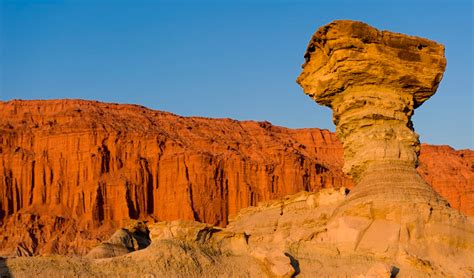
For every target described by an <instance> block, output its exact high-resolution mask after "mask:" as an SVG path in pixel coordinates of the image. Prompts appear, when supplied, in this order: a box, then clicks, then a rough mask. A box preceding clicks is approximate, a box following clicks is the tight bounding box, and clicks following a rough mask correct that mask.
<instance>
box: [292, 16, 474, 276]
mask: <svg viewBox="0 0 474 278" xmlns="http://www.w3.org/2000/svg"><path fill="white" fill-rule="evenodd" d="M305 57H306V63H305V64H304V65H303V72H302V74H301V75H300V76H299V78H298V80H297V81H298V82H299V84H300V85H301V86H302V87H303V89H304V90H305V93H307V94H308V95H309V96H311V97H312V98H313V99H314V100H315V101H316V102H317V103H319V104H322V105H326V106H329V107H331V108H332V109H333V115H334V117H333V119H334V123H335V124H336V133H337V136H338V137H339V138H340V140H341V141H342V144H343V146H344V160H345V163H344V168H343V170H344V171H345V172H346V173H347V174H349V175H350V176H352V177H353V179H354V181H355V186H354V188H353V190H352V191H351V193H350V194H349V195H348V197H347V198H346V200H344V201H343V202H342V203H341V204H339V206H338V207H337V208H336V209H335V211H334V212H333V214H332V215H331V217H330V220H329V221H328V223H327V224H326V225H325V227H326V230H325V231H324V232H322V233H321V235H320V240H321V243H322V244H328V245H330V246H336V247H337V249H338V251H340V252H343V253H349V252H353V251H355V250H360V251H361V252H363V253H364V252H365V253H375V254H379V255H380V256H383V257H386V258H391V259H394V260H396V261H400V260H402V259H403V258H404V257H406V255H407V254H412V255H415V256H416V257H417V258H420V259H421V260H424V261H427V262H430V263H429V264H431V265H433V264H438V265H444V266H446V267H448V266H449V265H450V264H453V265H454V264H455V263H457V264H458V266H457V269H458V270H468V272H467V273H470V274H467V273H464V274H463V275H466V276H469V275H472V271H473V263H472V262H473V260H472V259H469V260H466V259H465V258H468V257H469V258H471V257H472V254H473V252H474V225H473V221H472V219H470V218H469V217H467V216H465V215H464V214H462V213H459V212H458V211H456V210H454V209H452V208H451V207H450V205H449V203H448V202H447V201H445V200H444V199H443V198H442V197H441V196H440V195H439V194H438V193H436V192H435V191H434V190H433V189H432V187H430V186H429V185H428V184H427V183H426V182H425V181H424V180H423V179H422V178H421V176H420V175H419V174H418V172H417V171H416V169H415V167H416V166H417V165H418V152H419V142H418V136H417V135H416V134H415V132H414V130H413V125H412V122H411V116H412V115H413V111H414V109H415V108H416V107H418V106H420V105H421V104H422V103H423V102H424V101H425V100H426V99H428V98H429V97H430V96H431V95H433V94H434V93H435V91H436V89H437V87H438V84H439V82H440V80H441V77H442V75H443V72H444V68H445V65H446V60H445V58H444V48H443V46H441V45H439V44H437V43H435V42H432V41H429V40H426V39H422V38H417V37H411V36H406V35H402V34H396V33H392V32H388V31H379V30H377V29H375V28H373V27H371V26H369V25H367V24H364V23H361V22H355V21H335V22H332V23H330V24H328V25H326V26H323V27H321V28H320V29H319V30H318V31H317V32H316V34H315V35H314V36H313V38H312V39H311V41H310V44H309V46H308V51H307V53H306V54H305ZM366 237H367V240H366V241H364V238H366ZM369 238H370V240H369ZM454 243H456V244H454ZM453 244H454V245H453ZM455 276H456V275H455Z"/></svg>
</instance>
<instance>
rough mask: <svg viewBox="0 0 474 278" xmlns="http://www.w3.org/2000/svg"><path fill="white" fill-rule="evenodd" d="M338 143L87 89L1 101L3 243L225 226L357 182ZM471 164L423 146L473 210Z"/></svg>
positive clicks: (31, 246)
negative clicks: (148, 228)
mask: <svg viewBox="0 0 474 278" xmlns="http://www.w3.org/2000/svg"><path fill="white" fill-rule="evenodd" d="M342 153H343V150H342V146H341V144H340V143H339V141H338V140H337V138H336V136H335V135H334V134H333V133H331V132H329V131H327V130H319V129H296V130H294V129H287V128H282V127H278V126H273V125H271V124H270V123H268V122H250V121H249V122H239V121H234V120H230V119H206V118H195V117H194V118H186V117H180V116H176V115H173V114H170V113H165V112H160V111H154V110H150V109H146V108H144V107H140V106H135V105H118V104H109V103H100V102H93V101H82V100H50V101H10V102H0V250H1V251H0V253H1V254H4V255H9V254H14V253H15V249H17V251H18V252H20V253H21V254H24V255H26V254H48V253H60V254H67V253H75V254H86V253H87V252H88V251H89V250H90V248H91V247H93V246H95V245H97V244H98V243H99V242H100V241H101V240H105V239H106V238H108V237H109V236H110V235H111V234H112V233H113V232H114V231H115V230H116V229H117V228H119V227H123V226H126V225H128V221H129V219H137V218H139V219H148V220H150V221H155V220H175V219H187V220H198V221H201V222H206V223H210V224H212V225H219V226H225V225H226V224H227V219H228V216H235V215H236V214H237V213H238V211H239V210H240V209H241V208H245V207H248V206H251V205H256V204H257V202H259V201H265V200H270V199H275V198H279V197H283V196H285V195H288V194H292V193H295V192H299V191H301V190H307V191H318V190H320V189H321V188H327V187H334V188H340V187H341V186H345V187H351V186H352V181H351V179H349V178H348V177H347V176H345V175H344V174H343V172H342V170H341V168H342V164H343V160H342ZM445 160H446V161H449V163H442V162H443V161H445ZM473 169H474V152H473V151H470V150H465V151H455V150H453V149H452V148H450V147H437V146H429V145H423V146H422V148H421V164H420V167H419V168H418V170H419V172H420V173H421V175H422V176H423V178H424V179H425V180H426V181H427V182H428V183H429V184H432V185H433V186H434V189H435V190H436V191H438V192H439V193H440V194H442V195H443V196H444V197H445V198H447V199H448V200H449V202H450V203H451V205H453V207H455V208H459V209H460V210H461V211H464V212H465V213H468V214H474V192H473V188H474V170H473Z"/></svg>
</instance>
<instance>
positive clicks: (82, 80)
mask: <svg viewBox="0 0 474 278" xmlns="http://www.w3.org/2000/svg"><path fill="white" fill-rule="evenodd" d="M0 2H1V14H0V16H1V27H0V29H1V35H0V46H1V54H0V55H1V56H0V66H1V70H2V74H1V75H0V77H1V78H0V82H1V83H0V99H1V100H9V99H57V98H81V99H95V100H100V101H107V102H119V103H136V104H141V105H145V106H148V107H150V108H153V109H159V110H165V111H170V112H173V113H177V114H180V115H184V116H191V115H197V116H206V117H230V118H235V119H239V120H246V119H251V120H268V121H270V122H272V123H274V124H276V125H282V126H288V127H295V128H296V127H319V128H327V129H330V130H334V125H333V123H332V121H331V112H330V110H329V109H328V108H325V107H321V106H318V105H316V104H315V103H314V102H313V101H312V100H311V99H309V98H308V97H306V96H305V95H304V94H303V92H302V90H301V89H300V88H299V86H298V85H297V84H296V83H295V79H296V77H297V76H298V75H299V73H300V66H301V64H302V63H303V53H304V51H305V48H306V45H307V43H308V41H309V39H310V38H311V35H312V34H313V33H314V31H315V30H316V29H317V28H318V27H319V26H321V25H324V24H326V23H328V22H330V21H332V20H335V19H354V20H362V21H364V22H367V23H369V24H371V25H373V26H375V27H377V28H379V29H386V30H391V31H395V32H401V33H406V34H411V35H417V36H422V37H426V38H430V39H433V40H436V41H438V42H441V43H443V44H444V45H445V46H446V56H447V59H448V66H447V70H446V73H445V76H444V79H443V81H442V82H441V86H440V88H439V90H438V93H437V94H436V95H435V96H433V97H432V99H430V100H429V101H428V102H426V103H425V104H424V105H423V106H422V107H421V108H419V109H418V110H417V111H416V113H415V116H414V123H415V129H416V131H417V132H418V133H419V134H420V137H421V140H422V141H423V142H427V143H431V144H449V145H451V146H453V147H455V148H457V149H461V148H470V149H474V139H473V138H474V135H473V130H474V127H473V121H474V120H473V118H474V114H473V113H474V112H473V106H474V104H473V43H472V40H473V33H472V28H473V27H472V24H473V7H472V1H470V0H465V1H456V0H446V1H436V0H431V1H381V0H380V1H363V0H361V1H355V0H354V1H291V0H288V1H264V0H260V1H258V0H255V1H225V0H222V1H191V0H190V1H139V0H138V1H111V0H110V1H105V0H104V1H87V0H83V1H72V0H71V1H41V0H37V1H33V0H31V1H23V0H17V1H9V0H0Z"/></svg>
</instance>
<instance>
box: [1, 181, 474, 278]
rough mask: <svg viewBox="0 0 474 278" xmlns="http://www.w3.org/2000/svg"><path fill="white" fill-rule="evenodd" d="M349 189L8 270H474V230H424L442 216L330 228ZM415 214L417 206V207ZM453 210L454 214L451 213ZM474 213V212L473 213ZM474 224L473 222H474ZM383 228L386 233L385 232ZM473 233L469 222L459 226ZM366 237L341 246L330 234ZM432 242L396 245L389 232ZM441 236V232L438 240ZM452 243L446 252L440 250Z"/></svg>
mask: <svg viewBox="0 0 474 278" xmlns="http://www.w3.org/2000/svg"><path fill="white" fill-rule="evenodd" d="M346 198H347V197H346V190H344V188H341V189H340V190H334V189H322V190H320V191H319V192H316V193H315V192H300V193H298V194H295V195H292V196H287V197H285V198H283V199H279V200H272V201H269V202H263V203H260V204H259V205H258V206H257V207H250V208H246V209H243V210H242V211H241V212H240V213H239V214H238V215H237V216H236V217H234V219H232V220H231V222H230V224H229V225H228V226H227V227H226V228H219V227H213V226H212V225H210V224H204V223H199V222H191V221H183V220H178V221H172V222H159V223H155V224H152V225H150V227H149V229H150V238H151V240H152V243H151V245H150V246H149V247H147V248H145V249H142V250H139V251H135V252H132V253H129V254H126V255H122V256H116V257H112V258H108V259H95V260H92V259H90V258H80V257H61V256H44V257H32V258H10V259H8V260H6V261H5V262H4V267H3V268H2V266H1V265H0V273H2V270H3V273H6V272H9V273H10V274H13V275H15V277H30V276H66V277H69V276H79V277H82V276H101V277H102V276H114V277H115V276H121V277H122V276H127V277H128V276H133V277H135V276H140V277H141V276H147V277H148V276H155V277H169V276H173V277H221V276H225V277H282V278H283V277H287V278H289V277H295V276H296V275H297V277H387V278H388V277H472V275H473V274H474V266H473V263H472V262H473V261H474V252H472V251H473V250H474V246H473V245H472V242H473V240H474V236H473V235H474V234H473V233H472V232H473V230H472V229H470V230H468V231H469V232H470V233H469V234H467V235H468V236H467V237H466V236H465V237H462V238H460V240H456V241H450V240H448V239H446V238H442V237H440V236H437V235H436V234H420V233H419V232H420V231H421V230H423V229H424V227H425V226H431V227H434V229H433V230H432V231H435V232H436V231H441V232H443V229H445V228H443V227H441V226H440V225H439V222H438V221H439V218H430V217H429V215H428V214H425V213H426V212H429V210H425V211H423V212H422V214H423V216H422V217H423V219H424V220H425V221H422V222H418V223H415V225H413V226H411V227H408V228H405V227H404V228H402V229H400V227H397V226H396V225H393V223H390V222H386V221H381V220H379V221H375V222H372V220H371V216H370V215H360V217H359V218H357V219H352V221H350V222H348V221H347V219H346V220H345V219H341V222H345V223H346V224H347V225H346V226H345V230H339V232H344V233H343V234H328V232H327V231H328V228H330V225H331V224H330V222H331V221H330V218H331V215H333V214H334V211H335V210H336V208H337V207H338V206H340V204H341V203H342V202H344V200H345V199H346ZM411 215H413V213H411ZM446 217H448V216H446ZM471 221H472V218H471ZM470 227H471V228H472V227H473V226H472V224H471V226H470ZM380 232H382V233H380ZM458 232H460V233H464V235H466V230H464V231H458ZM337 236H344V238H346V239H347V241H350V240H351V239H353V238H357V239H358V244H357V245H356V246H352V247H351V248H346V249H340V248H338V247H337V246H335V245H334V244H332V243H331V241H328V237H337ZM392 238H400V240H401V241H405V242H406V243H407V244H409V243H413V242H417V241H419V240H420V238H421V240H424V241H426V243H427V244H426V246H425V247H424V248H410V249H403V250H402V249H401V250H391V249H390V248H389V247H390V244H389V242H387V240H386V239H392ZM433 239H435V240H433ZM439 246H444V248H443V250H442V251H443V252H442V253H439V252H438V253H437V252H433V250H437V249H438V248H439Z"/></svg>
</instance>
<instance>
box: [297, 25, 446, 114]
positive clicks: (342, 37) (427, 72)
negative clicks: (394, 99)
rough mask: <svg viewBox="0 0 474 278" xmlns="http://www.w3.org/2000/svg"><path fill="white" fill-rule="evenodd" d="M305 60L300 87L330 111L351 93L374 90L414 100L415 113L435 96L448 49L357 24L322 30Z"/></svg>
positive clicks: (299, 80)
mask: <svg viewBox="0 0 474 278" xmlns="http://www.w3.org/2000/svg"><path fill="white" fill-rule="evenodd" d="M304 57H305V60H306V61H305V63H304V64H303V66H302V67H303V72H302V73H301V75H300V76H299V77H298V79H297V82H298V83H299V84H300V85H301V86H302V87H303V89H304V91H305V93H306V94H308V95H310V96H311V97H312V98H313V99H314V100H315V101H316V102H318V103H319V104H322V105H326V106H329V107H332V101H333V100H334V97H335V96H337V95H338V94H340V93H341V92H344V91H345V90H347V89H349V88H350V87H353V86H367V85H369V86H370V85H374V84H375V85H377V86H381V87H385V88H386V89H392V88H393V90H396V91H397V92H398V93H400V94H410V95H412V96H413V101H414V107H415V108H416V107H418V106H420V105H421V104H422V103H423V102H424V101H425V100H427V99H428V98H429V97H431V96H432V95H433V94H434V93H435V91H436V89H437V87H438V84H439V82H440V81H441V79H442V77H443V72H444V70H445V67H446V58H445V56H444V46H443V45H441V44H439V43H436V42H434V41H431V40H428V39H424V38H419V37H415V36H408V35H404V34H399V33H394V32H390V31H379V30H377V29H376V28H374V27H371V26H369V25H367V24H365V23H363V22H359V21H352V20H336V21H333V22H331V23H329V24H327V25H325V26H323V27H321V28H319V29H318V31H317V32H316V33H315V34H314V35H313V37H312V39H311V40H310V42H309V45H308V48H307V51H306V53H305V55H304ZM381 93H382V94H383V92H381Z"/></svg>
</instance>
